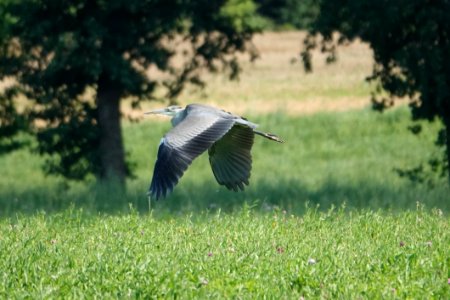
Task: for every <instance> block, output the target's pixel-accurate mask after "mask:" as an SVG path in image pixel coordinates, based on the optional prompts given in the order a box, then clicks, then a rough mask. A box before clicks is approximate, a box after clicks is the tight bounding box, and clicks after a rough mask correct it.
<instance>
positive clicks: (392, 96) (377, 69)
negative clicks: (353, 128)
mask: <svg viewBox="0 0 450 300" xmlns="http://www.w3.org/2000/svg"><path fill="white" fill-rule="evenodd" d="M320 12H321V13H320V14H319V16H318V18H317V19H316V20H315V21H314V22H313V23H312V27H311V30H310V31H309V35H308V36H307V38H306V39H305V41H304V44H305V50H304V52H303V53H302V56H303V60H304V65H305V68H306V69H307V70H311V68H312V66H311V51H312V50H313V49H315V48H317V47H320V48H321V49H322V51H323V52H326V53H328V59H327V60H328V61H334V60H335V58H336V47H337V46H338V45H342V44H345V43H347V42H349V41H352V40H354V39H356V38H360V39H361V40H362V41H364V42H367V43H368V44H369V45H370V46H371V48H372V49H373V52H374V59H375V63H374V67H373V73H372V75H371V76H370V77H369V78H368V79H369V80H371V81H374V82H376V83H377V84H378V88H377V91H375V93H374V95H373V99H372V102H373V106H374V108H375V109H378V110H384V109H385V108H388V107H390V106H392V105H393V104H394V102H395V101H396V99H398V98H396V97H405V96H407V97H409V99H410V102H409V103H410V104H409V106H410V108H411V112H412V116H413V119H414V120H419V119H425V120H430V121H432V120H435V119H438V120H440V121H441V122H442V123H443V125H444V126H443V127H444V128H443V129H442V131H441V133H440V134H439V136H438V139H437V142H436V143H437V144H438V145H442V146H444V147H445V149H446V155H445V157H444V158H443V159H442V160H440V162H437V161H436V160H435V159H432V160H431V161H430V166H431V169H434V170H437V171H441V172H442V174H445V170H446V169H447V170H448V178H449V180H450V165H449V161H450V56H449V54H450V18H449V12H450V1H449V0H436V1H429V0H398V1H375V0H338V1H336V0H323V1H321V2H320ZM383 91H387V92H388V94H389V97H384V96H383ZM412 131H413V132H415V133H418V132H420V127H419V126H413V127H412ZM422 169H423V167H422V166H420V167H418V168H414V169H411V170H407V171H404V172H403V174H402V175H406V176H409V177H417V176H419V177H420V174H418V173H420V171H421V170H422Z"/></svg>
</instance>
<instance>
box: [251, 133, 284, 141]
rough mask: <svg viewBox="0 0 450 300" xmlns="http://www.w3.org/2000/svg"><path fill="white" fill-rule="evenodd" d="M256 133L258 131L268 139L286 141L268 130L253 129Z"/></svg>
mask: <svg viewBox="0 0 450 300" xmlns="http://www.w3.org/2000/svg"><path fill="white" fill-rule="evenodd" d="M253 132H254V133H256V134H257V135H260V136H263V137H265V138H266V139H269V140H272V141H275V142H278V143H284V141H283V140H282V139H280V137H279V136H277V135H275V134H272V133H266V132H262V131H258V130H253Z"/></svg>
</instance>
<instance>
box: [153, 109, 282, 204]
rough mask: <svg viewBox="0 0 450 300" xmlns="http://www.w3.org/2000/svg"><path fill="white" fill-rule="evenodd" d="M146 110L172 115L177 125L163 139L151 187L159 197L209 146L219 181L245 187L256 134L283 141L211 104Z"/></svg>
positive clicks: (167, 191) (156, 196)
mask: <svg viewBox="0 0 450 300" xmlns="http://www.w3.org/2000/svg"><path fill="white" fill-rule="evenodd" d="M145 114H160V115H167V116H172V120H171V122H172V125H173V128H172V129H171V130H169V132H167V133H166V134H165V135H164V137H163V138H162V139H161V143H160V145H159V149H158V156H157V159H156V162H155V168H154V171H153V179H152V182H151V184H150V188H149V191H148V194H149V197H150V198H152V199H156V200H158V199H160V198H165V197H166V196H167V195H168V194H169V193H170V192H172V190H173V188H174V187H175V185H176V184H177V183H178V181H179V179H180V178H181V176H183V173H184V171H186V169H187V168H188V166H189V165H190V164H191V163H192V161H193V160H194V159H195V158H196V157H197V156H199V155H200V154H202V153H203V152H205V151H206V150H208V154H209V162H210V164H211V168H212V171H213V173H214V176H215V178H216V180H217V182H218V183H219V184H220V185H224V186H225V187H226V188H228V189H229V190H233V191H236V192H237V191H239V190H242V191H243V190H244V184H245V185H248V184H249V181H248V180H249V178H250V171H251V168H252V155H251V149H252V146H253V140H254V137H255V134H257V135H260V136H262V137H265V138H267V139H269V140H272V141H275V142H279V143H283V141H282V140H281V139H280V138H279V137H278V136H276V135H274V134H271V133H265V132H261V131H258V130H256V127H257V125H256V124H255V123H252V122H250V121H248V120H246V119H245V118H242V117H239V116H236V115H234V114H232V113H229V112H226V111H223V110H221V109H217V108H214V107H212V106H208V105H202V104H190V105H187V106H186V108H183V107H180V106H169V107H167V108H163V109H158V110H153V111H150V112H146V113H145Z"/></svg>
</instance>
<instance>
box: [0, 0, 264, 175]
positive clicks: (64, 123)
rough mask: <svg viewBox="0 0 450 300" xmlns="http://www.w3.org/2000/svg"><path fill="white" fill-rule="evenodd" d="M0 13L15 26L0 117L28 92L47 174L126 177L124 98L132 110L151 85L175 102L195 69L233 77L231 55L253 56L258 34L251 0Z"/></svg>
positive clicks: (95, 4)
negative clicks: (10, 82)
mask: <svg viewBox="0 0 450 300" xmlns="http://www.w3.org/2000/svg"><path fill="white" fill-rule="evenodd" d="M1 9H2V10H1V11H0V12H2V14H8V16H10V19H11V20H13V22H12V23H11V24H10V26H9V28H8V31H7V34H3V36H1V37H0V39H1V42H2V43H1V49H0V80H2V79H4V78H5V77H8V76H9V77H13V78H15V80H16V84H14V85H13V86H12V87H10V88H8V89H6V90H5V92H4V93H3V95H2V96H1V98H0V101H2V104H3V103H6V104H7V105H6V106H5V107H6V108H7V109H9V111H3V109H2V110H0V120H1V122H2V124H3V122H8V118H9V119H11V116H13V115H15V114H16V111H15V110H14V109H13V101H12V100H11V99H12V98H13V96H14V95H17V94H23V95H25V96H26V98H27V99H29V104H28V105H26V110H25V112H24V113H23V114H22V116H23V117H25V118H26V119H28V120H29V121H30V124H33V125H36V124H39V126H34V127H33V130H34V131H35V132H36V134H37V139H38V144H39V146H38V150H39V152H40V153H41V154H48V155H49V157H50V158H51V159H50V160H49V162H48V164H47V166H46V169H47V171H48V172H50V173H59V174H62V175H64V176H66V177H68V178H74V179H81V178H84V177H85V176H86V175H87V174H89V173H93V174H95V175H96V176H97V177H100V178H104V177H109V176H115V177H118V178H119V179H120V180H122V181H123V178H124V176H125V175H126V174H127V173H129V172H128V167H127V165H126V163H125V160H124V150H123V142H122V136H121V128H120V100H121V99H123V98H125V97H129V96H132V97H133V99H134V100H133V106H134V107H137V106H139V103H141V101H143V100H149V99H154V97H155V96H154V95H155V90H156V89H157V88H165V91H166V94H165V95H164V97H165V98H170V99H173V98H174V97H176V96H177V95H178V94H179V93H180V92H181V91H182V89H183V87H184V86H185V85H186V84H187V83H193V84H202V80H201V77H200V76H199V74H200V72H199V70H200V69H207V70H209V71H217V70H227V71H228V72H229V73H230V75H231V76H232V77H235V76H236V75H237V74H238V72H239V65H238V63H237V60H236V56H235V54H236V52H239V51H241V52H245V51H248V52H251V54H252V55H255V53H254V52H252V49H253V48H252V47H249V41H250V38H251V36H252V34H253V33H254V32H256V31H258V30H259V25H258V24H259V23H258V18H257V17H256V15H255V9H256V7H255V6H254V4H253V2H252V1H251V0H246V1H234V0H229V1H225V0H199V1H189V0H146V1H141V0H126V1H123V0H111V1H104V0H74V1H63V0H45V1H44V0H22V1H12V2H5V5H4V6H3V7H2V8H1ZM0 33H1V32H0ZM180 62H181V63H180ZM149 69H153V70H158V71H159V73H163V74H164V75H163V76H159V77H156V76H153V77H151V76H149V75H148V72H147V71H148V70H149ZM161 78H163V79H161ZM92 94H94V96H92ZM92 98H95V101H94V100H93V99H92ZM8 105H9V106H8ZM2 107H3V105H2ZM8 107H9V108H8ZM11 109H12V110H11ZM11 128H13V127H11ZM2 130H3V125H2ZM12 134H14V132H11V135H12ZM3 137H4V135H3V134H2V138H3Z"/></svg>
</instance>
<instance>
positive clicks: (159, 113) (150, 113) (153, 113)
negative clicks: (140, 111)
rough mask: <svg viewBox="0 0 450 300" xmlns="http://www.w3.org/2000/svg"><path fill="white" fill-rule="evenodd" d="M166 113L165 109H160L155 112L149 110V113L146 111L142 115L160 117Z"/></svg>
mask: <svg viewBox="0 0 450 300" xmlns="http://www.w3.org/2000/svg"><path fill="white" fill-rule="evenodd" d="M166 112H167V111H166V109H165V108H161V109H155V110H151V111H147V112H145V113H144V115H162V114H165V113H166Z"/></svg>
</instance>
